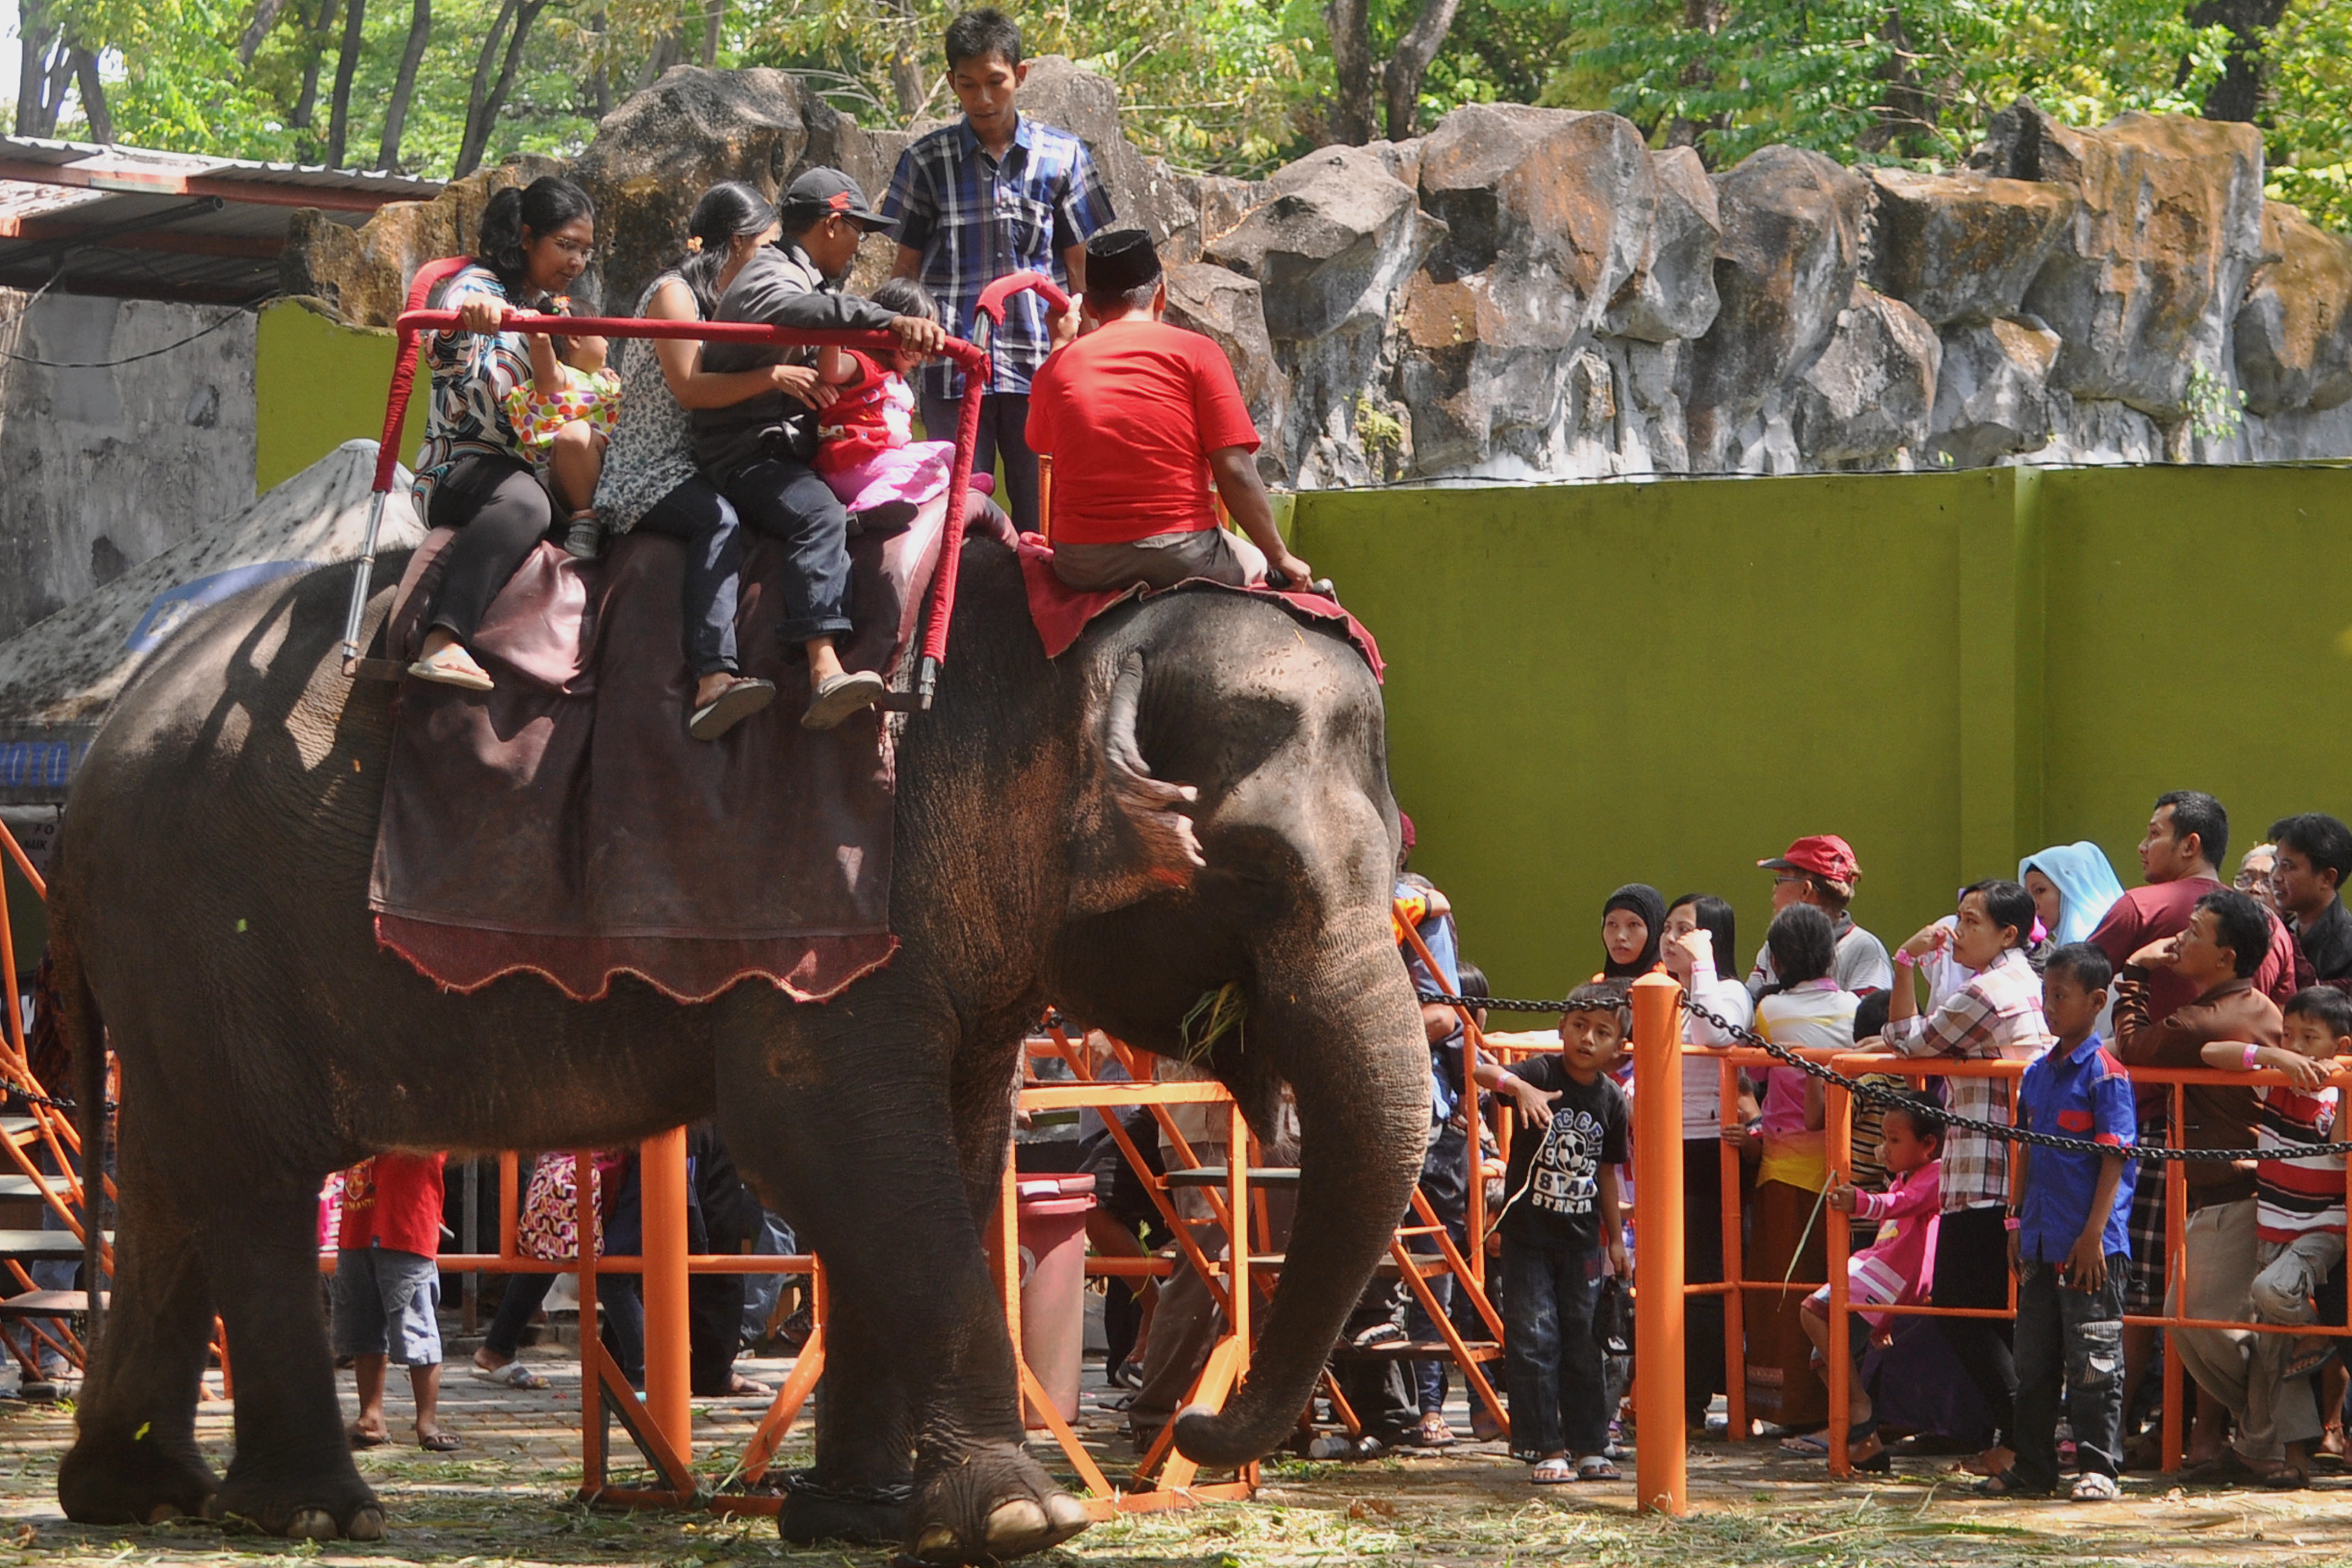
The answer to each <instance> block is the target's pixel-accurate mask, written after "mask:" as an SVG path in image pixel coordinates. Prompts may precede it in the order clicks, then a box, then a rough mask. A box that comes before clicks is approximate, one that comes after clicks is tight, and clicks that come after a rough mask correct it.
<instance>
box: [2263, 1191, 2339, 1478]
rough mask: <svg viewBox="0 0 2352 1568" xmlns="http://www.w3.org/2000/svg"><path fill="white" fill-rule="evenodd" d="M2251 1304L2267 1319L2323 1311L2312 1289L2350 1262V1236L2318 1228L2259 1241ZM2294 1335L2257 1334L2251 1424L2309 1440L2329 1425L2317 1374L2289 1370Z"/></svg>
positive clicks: (2284, 1439) (2300, 1318) (2286, 1439)
mask: <svg viewBox="0 0 2352 1568" xmlns="http://www.w3.org/2000/svg"><path fill="white" fill-rule="evenodd" d="M2254 1261H2255V1263H2256V1265H2257V1266H2258V1268H2260V1272H2259V1273H2257V1274H2256V1275H2255V1276H2254V1283H2253V1288H2252V1290H2250V1291H2249V1292H2248V1296H2247V1300H2248V1303H2249V1304H2250V1305H2251V1306H2252V1309H2253V1311H2252V1315H2253V1316H2254V1317H2257V1318H2259V1319H2261V1320H2262V1321H2263V1322H2265V1323H2308V1322H2310V1321H2312V1320H2313V1319H2314V1318H2315V1317H2317V1316H2318V1311H2317V1309H2315V1307H2314V1306H2313V1305H2312V1300H2311V1298H2312V1293H2313V1292H2314V1291H2315V1290H2317V1289H2319V1282H2320V1281H2321V1280H2323V1279H2326V1278H2327V1276H2328V1275H2329V1274H2330V1273H2332V1272H2333V1271H2334V1270H2335V1268H2336V1265H2337V1264H2338V1263H2341V1262H2342V1261H2344V1238H2343V1237H2341V1236H2335V1235H2330V1234H2327V1233H2326V1232H2318V1231H2315V1232H2313V1233H2312V1234H2310V1235H2307V1236H2299V1237H2295V1238H2294V1240H2293V1241H2258V1242H2256V1243H2255V1251H2254ZM2294 1338H2295V1337H2294V1335H2293V1334H2255V1335H2253V1336H2252V1339H2253V1345H2252V1350H2251V1352H2250V1357H2249V1363H2248V1366H2247V1369H2246V1407H2247V1416H2246V1425H2247V1426H2251V1427H2253V1428H2255V1429H2256V1430H2262V1429H2264V1428H2268V1429H2269V1430H2271V1431H2272V1432H2273V1433H2274V1434H2275V1435H2276V1436H2277V1438H2278V1441H2279V1442H2281V1443H2308V1442H2311V1441H2312V1440H2313V1439H2315V1438H2316V1437H2317V1436H2319V1435H2320V1434H2321V1433H2322V1432H2324V1431H2326V1426H2325V1425H2324V1424H2323V1423H2322V1422H2321V1420H2320V1417H2319V1402H2318V1401H2317V1400H2315V1399H2314V1398H2313V1397H2312V1395H2311V1379H2310V1378H2309V1377H2307V1376H2305V1377H2297V1378H2289V1377H2287V1376H2285V1375H2284V1373H2285V1367H2286V1363H2287V1362H2288V1360H2289V1358H2291V1357H2292V1356H2293V1355H2294Z"/></svg>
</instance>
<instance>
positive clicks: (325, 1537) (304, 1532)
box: [286, 1508, 342, 1541]
mask: <svg viewBox="0 0 2352 1568" xmlns="http://www.w3.org/2000/svg"><path fill="white" fill-rule="evenodd" d="M341 1533H342V1531H340V1530H338V1529H336V1528H335V1516H334V1515H333V1514H331V1513H329V1512H328V1511H327V1510H325V1509H323V1508H300V1509H296V1510H294V1517H293V1518H292V1519H290V1520H289V1521H287V1523H286V1536H287V1539H288V1540H289V1541H332V1540H334V1539H335V1537H337V1536H339V1535H341Z"/></svg>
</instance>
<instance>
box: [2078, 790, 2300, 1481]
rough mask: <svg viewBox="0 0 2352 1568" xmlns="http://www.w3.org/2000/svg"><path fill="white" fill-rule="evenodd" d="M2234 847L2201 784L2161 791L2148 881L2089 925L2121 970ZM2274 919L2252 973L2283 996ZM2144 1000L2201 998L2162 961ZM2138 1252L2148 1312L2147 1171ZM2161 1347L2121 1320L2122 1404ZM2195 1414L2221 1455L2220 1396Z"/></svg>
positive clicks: (2157, 1288)
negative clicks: (2094, 924) (2198, 787)
mask: <svg viewBox="0 0 2352 1568" xmlns="http://www.w3.org/2000/svg"><path fill="white" fill-rule="evenodd" d="M2229 850H2230V814H2229V813H2228V812H2227V811H2224V810H2223V809H2222V808H2221V802H2220V801H2218V800H2215V799H2214V798H2213V797H2212V796H2211V795H2207V794H2205V793H2204V792H2203V791H2202V790H2193V789H2176V790H2168V791H2166V792H2165V793H2164V794H2162V795H2158V796H2157V797H2156V807H2155V809H2154V811H2153V812H2151V813H2150V814H2149V816H2148V819H2147V833H2146V834H2145V835H2143V836H2142V837H2141V838H2140V841H2139V868H2140V875H2141V876H2142V877H2144V878H2145V879H2147V880H2146V885H2144V886H2142V887H2137V888H2133V889H2130V890H2128V891H2126V893H2125V894H2124V896H2123V897H2122V898H2120V899H2117V900H2116V901H2115V903H2114V905H2113V906H2112V907H2110V908H2109V909H2108V910H2107V912H2106V914H2105V917H2103V918H2102V919H2101V920H2100V921H2099V923H2098V925H2097V927H2096V928H2095V929H2094V930H2093V931H2092V932H2091V935H2090V938H2089V940H2090V941H2091V942H2092V943H2093V944H2095V946H2097V947H2098V948H2099V949H2101V950H2102V951H2103V952H2105V953H2106V955H2107V961H2108V962H2109V963H2113V964H2114V965H2115V966H2116V972H2117V973H2121V972H2122V971H2123V969H2124V967H2125V966H2126V964H2128V963H2131V961H2132V956H2133V954H2135V953H2137V952H2140V951H2141V950H2142V949H2143V948H2146V947H2147V946H2149V945H2150V944H2151V943H2155V942H2168V941H2170V940H2171V939H2173V938H2174V937H2177V936H2179V934H2180V933H2181V932H2183V931H2187V930H2188V929H2189V919H2190V917H2191V916H2193V915H2194V914H2195V913H2196V910H2197V901H2198V900H2200V899H2202V898H2203V897H2204V896H2205V895H2206V894H2208V893H2218V892H2221V891H2222V890H2223V888H2224V884H2223V882H2222V880H2221V869H2220V868H2221V862H2222V859H2223V858H2224V857H2226V856H2227V855H2228V854H2229ZM2269 919H2270V929H2271V942H2270V947H2269V950H2268V951H2267V952H2264V954H2263V960H2262V963H2260V964H2259V965H2257V966H2256V968H2255V970H2254V973H2253V977H2252V978H2253V989H2254V990H2255V991H2256V992H2258V993H2260V994H2263V995H2264V996H2267V997H2269V998H2270V999H2271V1000H2272V1001H2273V1002H2276V1003H2279V1004H2282V1005H2284V1003H2285V1002H2286V1000H2287V998H2288V997H2290V996H2293V995H2294V993H2295V965H2294V959H2295V951H2294V937H2293V936H2291V935H2290V934H2288V932H2287V929H2286V927H2285V926H2284V925H2282V924H2281V923H2280V922H2279V920H2278V917H2277V916H2275V915H2272V916H2270V917H2269ZM2146 984H2147V989H2146V994H2145V998H2144V1003H2143V1005H2144V1007H2145V1010H2146V1012H2147V1016H2148V1017H2149V1018H2150V1019H2152V1020H2154V1021H2155V1022H2157V1023H2159V1024H2160V1023H2163V1022H2164V1021H2165V1020H2167V1019H2168V1018H2170V1017H2171V1016H2173V1015H2174V1014H2175V1013H2178V1012H2179V1011H2180V1009H2182V1008H2183V1007H2186V1006H2188V1005H2189V1004H2190V1003H2192V1002H2194V1001H2196V1000H2197V997H2198V987H2197V985H2196V984H2194V983H2193V982H2192V981H2191V980H2189V979H2188V978H2187V977H2185V976H2184V975H2182V974H2181V973H2179V971H2177V970H2175V969H2171V968H2158V969H2156V970H2153V971H2151V972H2150V973H2148V975H2147V983H2146ZM2168 1104H2169V1097H2168V1094H2167V1092H2166V1091H2165V1090H2164V1089H2142V1090H2141V1091H2140V1095H2139V1115H2140V1126H2139V1141H2140V1142H2143V1143H2169V1142H2172V1126H2171V1121H2170V1119H2169V1116H2168V1109H2167V1108H2168ZM2131 1232H2132V1257H2133V1258H2134V1259H2135V1260H2136V1261H2137V1264H2138V1267H2137V1268H2135V1269H2134V1270H2133V1273H2132V1280H2131V1284H2130V1286H2129V1287H2128V1288H2127V1289H2126V1290H2125V1292H2124V1310H2125V1311H2126V1312H2128V1313H2131V1314H2133V1315H2135V1316H2138V1315H2147V1314H2152V1313H2154V1312H2155V1311H2157V1310H2158V1308H2160V1307H2161V1306H2162V1304H2163V1291H2164V1256H2165V1254H2164V1245H2165V1244H2164V1184H2163V1183H2162V1182H2158V1181H2144V1182H2142V1183H2140V1184H2139V1186H2138V1189H2137V1191H2136V1192H2135V1193H2134V1194H2133V1195H2132V1217H2131ZM2155 1350H2156V1331H2155V1330H2154V1329H2150V1328H2146V1327H2142V1326H2139V1325H2136V1324H2126V1326H2125V1329H2124V1368H2125V1371H2124V1410H2125V1412H2126V1421H2128V1413H2129V1412H2130V1410H2131V1408H2132V1400H2133V1398H2134V1396H2135V1395H2136V1394H2137V1392H2138V1389H2139V1380H2140V1378H2141V1376H2142V1375H2143V1374H2145V1373H2146V1372H2147V1366H2148V1363H2149V1362H2150V1361H2151V1360H2152V1359H2153V1356H2154V1353H2155ZM2197 1403H2198V1422H2197V1427H2196V1432H2195V1435H2194V1436H2193V1438H2192V1440H2191V1443H2190V1447H2189V1454H2190V1458H2194V1459H2197V1460H2200V1461H2210V1460H2217V1459H2219V1458H2221V1456H2222V1455H2223V1454H2225V1453H2226V1452H2227V1451H2228V1447H2227V1444H2226V1443H2225V1442H2224V1441H2223V1439H2222V1436H2221V1433H2222V1431H2223V1429H2224V1428H2223V1420H2224V1417H2225V1416H2226V1414H2227V1412H2226V1411H2225V1410H2224V1409H2223V1407H2222V1406H2221V1404H2220V1402H2219V1401H2217V1400H2215V1399H2213V1398H2212V1396H2211V1395H2210V1394H2206V1393H2204V1392H2203V1390H2202V1388H2201V1387H2200V1391H2199V1394H2198V1401H2197Z"/></svg>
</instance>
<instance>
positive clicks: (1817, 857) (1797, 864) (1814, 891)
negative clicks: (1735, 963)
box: [1748, 833, 1895, 996]
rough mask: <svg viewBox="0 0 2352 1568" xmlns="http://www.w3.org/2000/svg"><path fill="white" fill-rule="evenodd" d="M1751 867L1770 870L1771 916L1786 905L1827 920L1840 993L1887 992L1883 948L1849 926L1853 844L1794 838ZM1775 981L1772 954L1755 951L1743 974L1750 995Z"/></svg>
mask: <svg viewBox="0 0 2352 1568" xmlns="http://www.w3.org/2000/svg"><path fill="white" fill-rule="evenodd" d="M1756 864H1757V865H1759V866H1760V867H1763V868H1765V869H1767V870H1769V871H1770V872H1772V874H1773V875H1772V912H1773V913H1774V914H1776V915H1777V914H1779V913H1780V911H1781V910H1785V909H1787V908H1788V907H1789V906H1790V904H1811V905H1812V906H1813V907H1814V908H1815V909H1817V910H1821V911H1822V913H1823V914H1825V915H1827V916H1829V917H1830V926H1831V929H1832V930H1833V931H1835V932H1836V933H1837V964H1836V966H1835V967H1834V968H1833V969H1832V971H1831V973H1832V975H1833V976H1834V977H1835V978H1836V980H1837V983H1838V985H1839V987H1840V989H1842V990H1846V991H1851V992H1853V994H1855V995H1857V996H1862V995H1867V994H1870V993H1871V992H1873V991H1886V990H1891V989H1893V987H1894V984H1895V966H1894V965H1893V964H1892V963H1888V962H1887V959H1886V944H1885V943H1884V942H1880V941H1879V940H1878V939H1877V938H1876V937H1874V936H1873V935H1871V934H1870V933H1869V932H1868V931H1864V930H1863V929H1862V928H1861V927H1860V926H1858V925H1856V924H1854V923H1853V916H1852V915H1850V914H1848V913H1846V905H1848V904H1850V903H1852V902H1853V885H1854V883H1856V882H1858V881H1860V880H1861V879H1862V865H1861V862H1859V861H1857V860H1856V859H1855V858H1853V845H1851V844H1848V843H1847V842H1846V841H1845V840H1844V839H1843V838H1840V837H1838V836H1837V835H1836V834H1834V833H1814V834H1808V835H1807V836H1806V837H1802V838H1800V839H1798V840H1797V841H1796V842H1795V843H1794V844H1791V845H1790V846H1789V847H1788V848H1787V850H1785V851H1784V852H1782V853H1781V854H1779V855H1775V856H1774V857H1772V858H1770V859H1769V860H1759V861H1757V862H1756ZM1778 979H1779V977H1778V976H1777V975H1775V974H1774V973H1772V950H1771V949H1770V948H1769V947H1759V948H1758V949H1757V950H1756V966H1755V967H1754V968H1753V969H1750V970H1749V971H1748V994H1750V995H1756V994H1761V993H1762V991H1763V989H1764V988H1765V987H1766V986H1767V985H1770V984H1775V983H1776V982H1777V980H1778Z"/></svg>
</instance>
